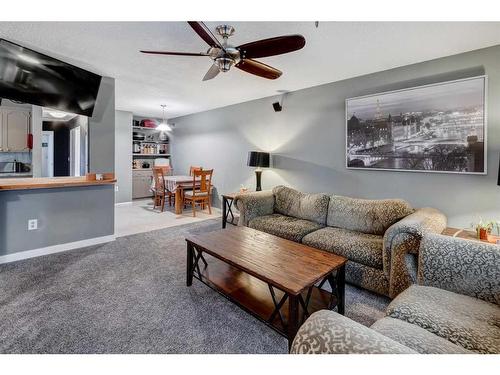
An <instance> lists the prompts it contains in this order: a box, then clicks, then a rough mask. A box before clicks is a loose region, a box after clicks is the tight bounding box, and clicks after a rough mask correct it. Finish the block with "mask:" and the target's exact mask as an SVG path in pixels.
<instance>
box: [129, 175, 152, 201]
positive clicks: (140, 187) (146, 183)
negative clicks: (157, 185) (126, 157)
mask: <svg viewBox="0 0 500 375" xmlns="http://www.w3.org/2000/svg"><path fill="white" fill-rule="evenodd" d="M152 181H153V171H152V170H132V198H133V199H136V198H146V197H152V196H153V192H152V191H151V183H152Z"/></svg>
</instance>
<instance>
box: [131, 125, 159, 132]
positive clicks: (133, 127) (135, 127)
mask: <svg viewBox="0 0 500 375" xmlns="http://www.w3.org/2000/svg"><path fill="white" fill-rule="evenodd" d="M132 129H134V130H154V131H157V132H159V131H161V130H158V129H157V128H145V127H143V126H132Z"/></svg>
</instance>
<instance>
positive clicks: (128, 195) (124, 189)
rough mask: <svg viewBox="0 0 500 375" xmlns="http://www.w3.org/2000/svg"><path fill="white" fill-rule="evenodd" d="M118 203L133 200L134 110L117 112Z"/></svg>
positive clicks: (116, 173) (116, 171)
mask: <svg viewBox="0 0 500 375" xmlns="http://www.w3.org/2000/svg"><path fill="white" fill-rule="evenodd" d="M115 121H116V125H115V176H116V178H117V180H118V182H117V186H118V191H117V192H116V195H115V202H116V203H123V202H131V201H132V112H125V111H116V113H115Z"/></svg>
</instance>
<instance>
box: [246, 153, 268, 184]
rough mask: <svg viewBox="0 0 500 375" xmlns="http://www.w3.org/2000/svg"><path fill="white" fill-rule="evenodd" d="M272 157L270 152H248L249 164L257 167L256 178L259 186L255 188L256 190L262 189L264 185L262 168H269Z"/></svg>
mask: <svg viewBox="0 0 500 375" xmlns="http://www.w3.org/2000/svg"><path fill="white" fill-rule="evenodd" d="M270 159H271V156H270V154H269V153H268V152H260V151H250V152H249V153H248V161H247V165H248V166H249V167H256V169H255V178H256V180H257V186H256V188H255V190H256V191H261V190H262V186H261V181H262V169H261V168H269V166H270Z"/></svg>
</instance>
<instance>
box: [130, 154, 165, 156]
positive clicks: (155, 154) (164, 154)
mask: <svg viewBox="0 0 500 375" xmlns="http://www.w3.org/2000/svg"><path fill="white" fill-rule="evenodd" d="M132 155H133V156H170V154H132Z"/></svg>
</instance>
